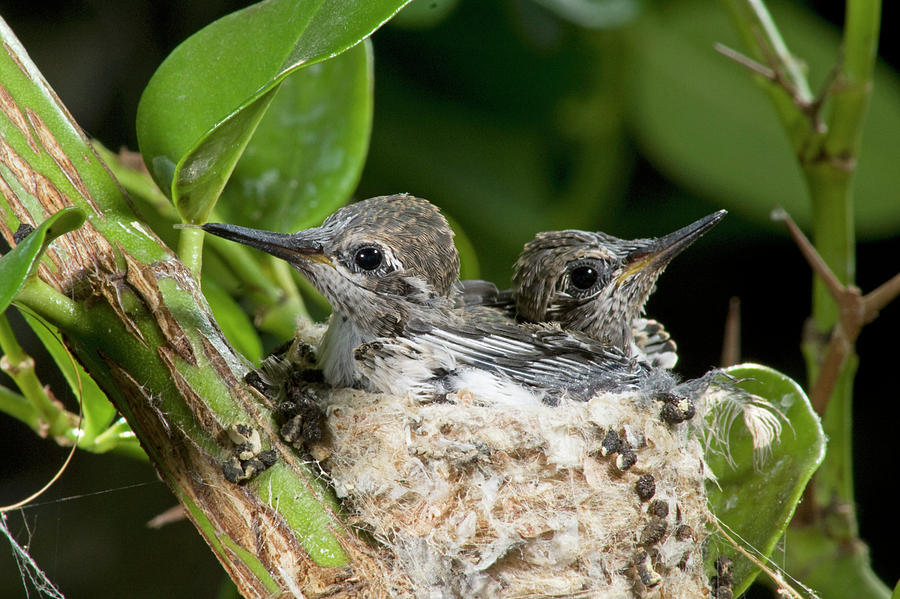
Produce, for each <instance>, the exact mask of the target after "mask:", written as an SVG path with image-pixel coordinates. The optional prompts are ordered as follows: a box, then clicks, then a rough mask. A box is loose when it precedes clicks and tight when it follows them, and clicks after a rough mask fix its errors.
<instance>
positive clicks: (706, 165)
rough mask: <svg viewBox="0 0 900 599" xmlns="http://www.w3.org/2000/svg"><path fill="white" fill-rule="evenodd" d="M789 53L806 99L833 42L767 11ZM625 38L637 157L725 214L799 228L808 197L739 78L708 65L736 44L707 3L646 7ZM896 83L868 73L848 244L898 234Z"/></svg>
mask: <svg viewBox="0 0 900 599" xmlns="http://www.w3.org/2000/svg"><path fill="white" fill-rule="evenodd" d="M767 5H768V6H769V8H770V10H771V12H772V13H773V16H774V18H775V21H776V22H777V23H778V26H779V28H780V29H781V32H782V34H783V36H784V38H785V41H786V42H787V44H788V46H789V47H790V49H791V51H792V52H793V53H794V54H795V55H797V56H798V57H800V58H801V60H803V61H804V62H805V63H806V64H807V66H808V70H809V72H810V80H811V81H812V85H813V88H814V89H817V88H818V87H819V86H820V85H821V83H822V82H823V81H824V80H825V79H826V77H827V76H828V74H829V72H830V70H831V68H832V65H833V64H834V63H835V61H836V60H837V58H838V56H839V52H840V38H839V35H838V32H837V31H836V30H835V29H834V28H833V27H832V26H830V25H828V24H826V23H825V22H824V21H822V20H821V19H819V18H818V17H816V16H815V15H814V14H813V13H812V12H810V11H809V10H807V9H804V8H803V7H802V6H800V5H799V4H797V3H785V2H780V1H773V2H767ZM655 6H656V9H655V10H654V11H648V15H647V18H645V19H643V20H642V21H641V23H640V25H639V26H638V27H636V28H635V29H634V30H633V31H632V34H633V36H632V49H633V51H632V52H631V54H630V56H631V57H632V60H633V62H632V64H631V66H630V68H629V71H630V72H631V73H632V75H633V78H632V83H633V86H632V90H631V91H632V94H631V97H632V101H631V103H630V107H631V123H632V127H633V130H634V132H635V134H636V136H637V138H638V141H639V144H640V146H641V148H642V150H643V151H644V152H645V153H646V154H647V156H648V157H649V158H650V160H651V161H652V162H653V164H654V165H655V166H656V167H657V168H659V169H660V170H662V171H663V172H665V173H666V174H667V175H668V176H670V177H671V178H672V179H673V180H675V181H676V182H678V183H680V184H682V185H684V186H686V187H688V188H689V189H691V190H692V191H694V192H696V193H699V194H701V195H703V196H706V197H708V198H710V199H711V200H714V201H715V204H716V206H723V207H725V208H728V209H729V210H733V211H734V212H735V213H738V214H742V215H744V216H747V217H750V218H753V219H755V220H757V221H759V222H766V221H767V220H768V218H769V214H770V212H771V210H772V208H774V207H775V206H783V207H784V208H786V209H787V210H788V211H789V212H790V213H791V215H792V216H793V217H794V218H795V219H797V220H798V221H799V222H800V223H801V224H807V223H808V222H809V216H810V205H809V200H808V194H807V192H806V187H805V185H804V182H803V179H802V174H801V171H800V168H799V167H798V166H797V163H796V160H795V159H794V155H793V152H792V150H791V147H790V144H789V143H788V140H787V136H786V135H785V133H784V131H783V130H782V129H781V126H780V124H779V122H778V119H777V117H776V114H775V110H774V109H773V108H772V106H771V104H770V102H769V99H768V97H767V96H766V95H765V93H764V92H763V91H762V90H761V89H760V88H759V87H758V86H757V85H756V83H755V82H754V80H753V76H752V74H751V73H750V71H749V70H748V69H746V68H745V67H742V66H740V65H738V64H736V63H734V62H733V61H731V60H729V59H727V58H725V57H724V56H722V55H720V54H719V53H718V52H716V51H715V50H714V49H713V45H714V44H715V43H716V42H720V43H723V44H725V45H727V46H729V47H731V48H734V49H736V50H738V51H743V46H742V45H741V42H740V40H739V39H738V36H737V33H736V32H735V30H734V27H733V25H732V24H731V22H730V21H729V19H728V15H727V14H726V12H725V10H724V9H723V8H722V7H721V6H718V5H716V4H714V3H709V2H700V1H698V0H676V1H673V2H666V3H657V4H655ZM898 131H900V80H898V77H897V74H896V73H895V72H893V71H892V70H891V69H889V68H888V67H886V66H885V65H883V64H879V65H878V68H877V69H876V73H875V88H874V94H873V97H872V102H871V105H870V109H869V116H868V118H867V121H866V124H865V127H864V132H863V141H862V149H861V157H860V160H859V170H858V171H857V174H856V177H855V179H854V196H855V199H854V210H855V218H856V224H857V231H858V234H859V235H861V236H863V237H866V236H868V237H873V236H883V235H889V234H892V233H895V232H896V231H898V229H900V210H897V209H896V202H895V201H893V200H891V199H889V198H893V197H894V196H895V194H896V190H897V189H900V170H898V169H897V168H894V166H893V165H896V163H897V161H898V160H900V150H898V146H897V132H898Z"/></svg>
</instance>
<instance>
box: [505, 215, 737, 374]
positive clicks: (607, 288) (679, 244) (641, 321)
mask: <svg viewBox="0 0 900 599" xmlns="http://www.w3.org/2000/svg"><path fill="white" fill-rule="evenodd" d="M725 214H726V211H725V210H719V211H718V212H715V213H713V214H710V215H709V216H706V217H704V218H701V219H700V220H698V221H696V222H694V223H691V224H690V225H688V226H686V227H683V228H681V229H678V230H677V231H675V232H674V233H670V234H668V235H665V236H663V237H659V238H656V239H635V240H626V239H619V238H618V237H613V236H612V235H607V234H606V233H600V232H596V233H595V232H590V231H578V230H574V229H568V230H564V231H549V232H544V233H538V234H537V235H536V236H535V238H534V239H533V240H531V241H529V242H528V243H526V244H525V247H524V249H523V250H522V254H521V255H520V256H519V259H518V260H517V261H516V264H515V271H514V274H513V288H512V292H513V296H514V297H515V302H516V311H517V313H518V317H519V318H520V319H521V320H525V321H528V322H554V323H558V324H559V325H560V326H561V327H562V328H564V329H567V330H571V331H578V332H581V333H584V334H586V335H588V336H589V337H593V338H594V339H598V340H600V341H602V342H604V343H609V344H612V345H614V346H616V347H618V348H619V349H621V350H623V351H626V352H627V351H630V352H631V353H632V355H634V356H636V357H637V358H638V359H639V360H641V361H643V362H646V363H648V364H651V365H653V366H660V367H664V368H672V367H673V366H674V365H675V362H676V361H677V359H678V357H677V355H676V353H675V342H674V341H672V340H671V339H670V338H669V335H668V333H667V332H666V330H665V329H664V328H663V326H662V325H661V324H659V323H658V322H656V321H655V320H648V319H645V318H643V317H642V315H643V312H644V305H645V304H646V302H647V299H648V298H649V297H650V294H651V293H652V292H653V290H654V288H655V285H656V280H657V278H658V277H659V275H660V274H662V272H663V270H665V268H666V266H668V264H669V262H671V260H672V259H673V258H674V257H675V256H677V255H678V254H679V253H681V251H682V250H684V249H685V248H687V247H688V246H689V245H691V244H692V243H693V242H694V241H696V240H697V239H699V238H700V237H701V236H703V234H704V233H706V232H707V231H709V230H710V229H711V228H712V227H713V226H715V225H716V224H717V223H718V222H719V221H720V220H722V218H723V217H724V216H725Z"/></svg>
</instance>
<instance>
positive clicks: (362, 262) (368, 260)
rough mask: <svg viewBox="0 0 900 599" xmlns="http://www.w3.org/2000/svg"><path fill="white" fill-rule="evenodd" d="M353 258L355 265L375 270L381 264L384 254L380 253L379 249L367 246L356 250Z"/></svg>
mask: <svg viewBox="0 0 900 599" xmlns="http://www.w3.org/2000/svg"><path fill="white" fill-rule="evenodd" d="M353 260H354V261H355V262H356V265H357V266H358V267H360V268H361V269H363V270H375V269H376V268H378V267H379V266H381V262H382V260H384V256H383V255H382V253H381V250H379V249H378V248H376V247H372V246H369V247H364V248H360V249H358V250H356V256H354V258H353Z"/></svg>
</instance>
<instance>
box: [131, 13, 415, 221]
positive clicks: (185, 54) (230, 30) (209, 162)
mask: <svg viewBox="0 0 900 599" xmlns="http://www.w3.org/2000/svg"><path fill="white" fill-rule="evenodd" d="M404 3H405V0H355V1H351V2H337V1H335V0H326V1H322V2H303V1H298V0H268V1H266V2H261V3H259V4H254V5H252V6H249V7H247V8H245V9H243V10H240V11H237V12H235V13H232V14H230V15H228V16H226V17H223V18H222V19H219V20H218V21H216V22H215V23H212V24H211V25H209V26H207V27H205V28H204V29H202V30H201V31H199V32H197V33H196V34H194V35H193V36H191V37H190V38H189V39H188V40H187V41H185V42H184V43H182V44H181V45H180V46H178V48H176V49H175V51H174V52H172V54H170V55H169V57H168V58H167V59H166V60H165V62H163V64H162V65H161V66H160V68H159V69H158V70H157V71H156V73H155V74H154V76H153V78H152V79H151V80H150V82H149V84H148V85H147V88H146V89H145V90H144V94H143V96H142V97H141V101H140V104H139V106H138V114H137V133H138V140H139V143H140V147H141V153H142V154H143V155H144V161H145V162H146V164H147V166H148V168H149V169H150V172H151V174H152V175H153V177H154V179H155V180H156V181H157V183H158V184H159V186H160V188H162V189H164V190H166V191H167V192H169V193H170V194H171V197H172V200H173V202H174V203H175V206H176V208H177V209H178V211H179V213H180V214H181V216H182V218H183V219H184V220H186V221H189V222H199V221H202V220H205V218H206V216H207V215H208V214H209V212H210V210H211V209H212V207H213V205H214V203H215V200H216V199H217V198H218V195H219V193H220V192H221V190H222V188H223V187H224V185H225V183H226V181H227V179H228V176H229V175H230V174H231V171H232V169H233V168H234V165H235V164H236V162H237V160H238V158H239V157H240V156H241V153H242V152H243V150H244V148H245V146H246V144H247V142H248V140H249V139H250V137H251V135H252V134H253V131H254V129H255V128H256V126H257V125H258V124H259V122H260V119H261V118H262V116H263V115H264V113H265V111H266V109H267V108H268V106H269V104H270V103H271V102H272V100H273V99H274V97H275V93H276V91H277V90H278V88H279V86H280V84H281V83H282V82H283V80H284V78H285V77H287V76H288V75H289V74H290V73H292V72H293V71H295V70H297V69H299V68H301V67H308V66H310V65H312V64H315V63H318V62H321V61H322V60H325V59H327V58H330V57H333V56H336V55H337V54H340V53H341V52H343V51H345V50H347V49H348V48H351V47H353V46H355V45H356V44H358V43H359V42H360V41H361V40H363V39H364V38H365V37H367V36H368V35H370V34H371V33H372V32H373V31H374V30H375V29H377V28H378V27H379V26H380V25H381V24H382V23H384V22H385V21H386V20H387V19H389V18H390V17H391V16H392V15H393V14H394V13H396V12H397V11H398V10H399V9H400V8H401V7H402V6H403V4H404ZM337 24H340V25H339V26H338V25H337Z"/></svg>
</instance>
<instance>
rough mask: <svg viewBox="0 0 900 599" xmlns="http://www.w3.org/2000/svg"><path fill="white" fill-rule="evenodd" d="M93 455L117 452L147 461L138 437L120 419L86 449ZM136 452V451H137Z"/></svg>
mask: <svg viewBox="0 0 900 599" xmlns="http://www.w3.org/2000/svg"><path fill="white" fill-rule="evenodd" d="M85 449H87V450H88V451H90V452H93V453H107V452H110V451H112V452H116V453H120V454H124V455H128V456H129V457H137V458H141V459H143V460H144V461H146V460H147V459H148V458H147V454H146V453H144V451H143V450H142V449H141V447H140V444H139V443H138V440H137V437H136V436H135V434H134V431H132V430H131V427H130V426H129V425H128V423H127V422H126V421H125V419H124V418H120V419H119V420H117V421H116V422H114V423H113V424H112V426H110V427H109V428H108V429H106V430H105V431H103V432H102V433H100V434H99V435H97V436H96V437H95V438H94V442H93V443H92V444H91V445H90V446H88V447H85ZM135 450H136V451H135Z"/></svg>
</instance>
